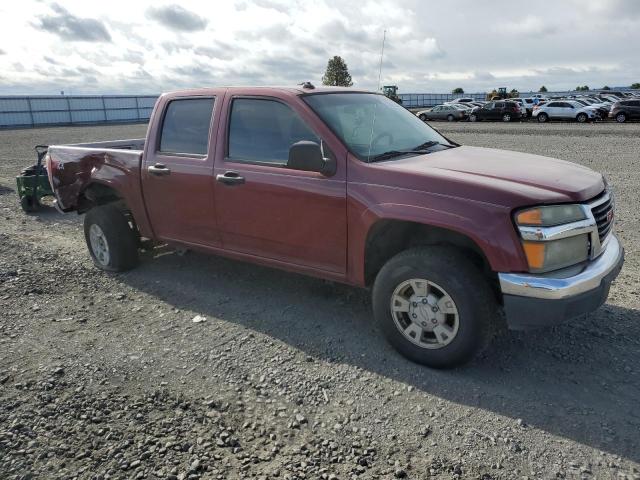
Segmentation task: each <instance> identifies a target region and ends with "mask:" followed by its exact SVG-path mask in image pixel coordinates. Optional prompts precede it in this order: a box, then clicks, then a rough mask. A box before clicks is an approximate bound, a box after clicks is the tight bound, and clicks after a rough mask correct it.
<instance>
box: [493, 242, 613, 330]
mask: <svg viewBox="0 0 640 480" xmlns="http://www.w3.org/2000/svg"><path fill="white" fill-rule="evenodd" d="M623 263H624V249H623V248H622V245H620V242H619V241H618V239H617V238H616V237H615V235H612V236H611V238H610V239H609V242H608V244H607V247H606V248H605V250H604V252H603V253H602V254H601V255H600V256H599V257H598V258H597V259H595V260H594V261H592V262H591V263H589V264H588V265H587V266H586V267H585V268H584V269H582V271H580V272H579V273H577V274H574V275H571V276H568V277H564V278H562V277H558V276H552V275H531V274H519V273H500V274H498V278H499V280H500V288H501V290H502V294H503V301H504V311H505V315H506V317H507V324H508V326H509V328H511V329H513V330H527V329H531V328H536V327H543V326H549V325H555V324H557V323H560V322H562V321H564V320H568V319H571V318H574V317H577V316H580V315H582V314H584V313H588V312H592V311H593V310H595V309H597V308H598V307H599V306H600V305H602V304H603V303H604V302H605V301H606V300H607V296H608V295H609V287H610V285H611V282H613V280H615V278H616V277H617V276H618V273H620V269H621V268H622V264H623Z"/></svg>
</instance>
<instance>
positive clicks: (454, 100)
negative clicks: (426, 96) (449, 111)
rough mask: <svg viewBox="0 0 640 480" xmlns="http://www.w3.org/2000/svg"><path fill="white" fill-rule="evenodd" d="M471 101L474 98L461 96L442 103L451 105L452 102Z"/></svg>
mask: <svg viewBox="0 0 640 480" xmlns="http://www.w3.org/2000/svg"><path fill="white" fill-rule="evenodd" d="M473 101H474V100H473V98H471V97H461V98H454V99H453V100H449V101H448V102H444V104H445V105H451V104H452V103H471V102H473Z"/></svg>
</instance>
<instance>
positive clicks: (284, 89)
mask: <svg viewBox="0 0 640 480" xmlns="http://www.w3.org/2000/svg"><path fill="white" fill-rule="evenodd" d="M221 90H222V91H228V92H231V93H234V92H237V93H243V94H252V93H253V94H261V95H269V94H274V93H279V94H283V93H284V94H289V95H295V96H298V95H311V94H314V93H343V92H344V93H379V92H373V91H371V90H363V89H358V88H352V87H325V86H320V87H314V88H304V87H302V86H301V85H300V86H294V87H291V86H220V87H204V88H192V89H184V90H173V91H169V92H165V93H164V94H163V95H170V96H172V97H173V96H176V97H181V96H188V95H211V94H216V93H220V91H221Z"/></svg>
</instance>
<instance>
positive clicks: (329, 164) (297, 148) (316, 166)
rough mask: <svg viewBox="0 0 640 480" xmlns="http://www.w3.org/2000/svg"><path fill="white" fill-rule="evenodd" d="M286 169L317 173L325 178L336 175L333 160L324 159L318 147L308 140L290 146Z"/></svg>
mask: <svg viewBox="0 0 640 480" xmlns="http://www.w3.org/2000/svg"><path fill="white" fill-rule="evenodd" d="M287 167H288V168H291V169H294V170H304V171H306V172H318V173H321V174H323V175H325V176H331V175H333V174H334V173H336V162H335V160H334V159H332V158H324V157H323V156H322V149H321V148H320V145H318V144H317V143H316V142H310V141H308V140H301V141H299V142H296V143H294V144H293V145H291V148H289V160H288V161H287Z"/></svg>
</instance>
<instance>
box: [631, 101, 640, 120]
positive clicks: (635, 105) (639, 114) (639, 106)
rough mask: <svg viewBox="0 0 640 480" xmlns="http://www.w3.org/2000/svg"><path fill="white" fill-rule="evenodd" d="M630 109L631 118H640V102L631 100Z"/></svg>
mask: <svg viewBox="0 0 640 480" xmlns="http://www.w3.org/2000/svg"><path fill="white" fill-rule="evenodd" d="M628 108H629V114H630V116H631V118H640V100H631V101H630V102H629V107H628Z"/></svg>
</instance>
